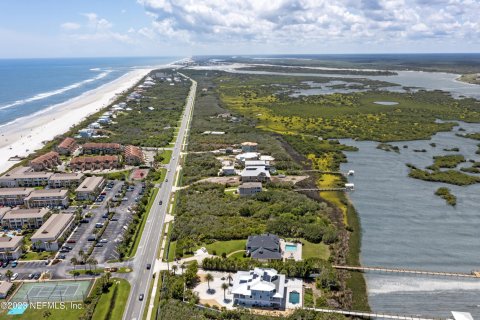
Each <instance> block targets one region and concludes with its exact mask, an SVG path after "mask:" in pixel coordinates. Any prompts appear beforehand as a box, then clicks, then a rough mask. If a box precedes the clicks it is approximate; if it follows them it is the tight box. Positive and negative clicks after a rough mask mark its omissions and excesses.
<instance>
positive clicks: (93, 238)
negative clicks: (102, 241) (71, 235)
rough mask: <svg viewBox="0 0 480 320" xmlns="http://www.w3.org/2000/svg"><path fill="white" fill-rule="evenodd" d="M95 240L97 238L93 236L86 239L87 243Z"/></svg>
mask: <svg viewBox="0 0 480 320" xmlns="http://www.w3.org/2000/svg"><path fill="white" fill-rule="evenodd" d="M95 240H97V236H95V235H91V236H88V238H87V241H95Z"/></svg>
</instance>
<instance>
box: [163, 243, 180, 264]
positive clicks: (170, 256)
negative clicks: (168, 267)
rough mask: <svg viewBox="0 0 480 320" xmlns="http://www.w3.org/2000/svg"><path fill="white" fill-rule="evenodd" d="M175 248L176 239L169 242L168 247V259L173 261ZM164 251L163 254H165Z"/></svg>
mask: <svg viewBox="0 0 480 320" xmlns="http://www.w3.org/2000/svg"><path fill="white" fill-rule="evenodd" d="M176 249H177V241H171V242H170V248H169V249H168V261H173V259H175V250H176ZM165 253H166V252H164V256H165Z"/></svg>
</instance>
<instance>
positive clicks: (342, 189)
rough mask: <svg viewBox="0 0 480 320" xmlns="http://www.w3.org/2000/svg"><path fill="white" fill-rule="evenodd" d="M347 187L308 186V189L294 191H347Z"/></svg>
mask: <svg viewBox="0 0 480 320" xmlns="http://www.w3.org/2000/svg"><path fill="white" fill-rule="evenodd" d="M346 190H347V188H307V189H294V191H297V192H302V191H318V192H322V191H346Z"/></svg>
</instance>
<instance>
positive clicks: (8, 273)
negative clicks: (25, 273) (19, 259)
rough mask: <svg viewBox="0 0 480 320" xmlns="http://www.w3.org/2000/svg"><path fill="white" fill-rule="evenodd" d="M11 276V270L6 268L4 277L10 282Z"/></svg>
mask: <svg viewBox="0 0 480 320" xmlns="http://www.w3.org/2000/svg"><path fill="white" fill-rule="evenodd" d="M12 276H13V272H12V270H10V269H8V270H7V272H5V277H7V281H9V282H10V279H11V278H12Z"/></svg>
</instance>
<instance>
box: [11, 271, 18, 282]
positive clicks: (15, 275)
mask: <svg viewBox="0 0 480 320" xmlns="http://www.w3.org/2000/svg"><path fill="white" fill-rule="evenodd" d="M17 278H18V273H14V274H13V276H12V277H11V278H10V281H13V280H15V279H17Z"/></svg>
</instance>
